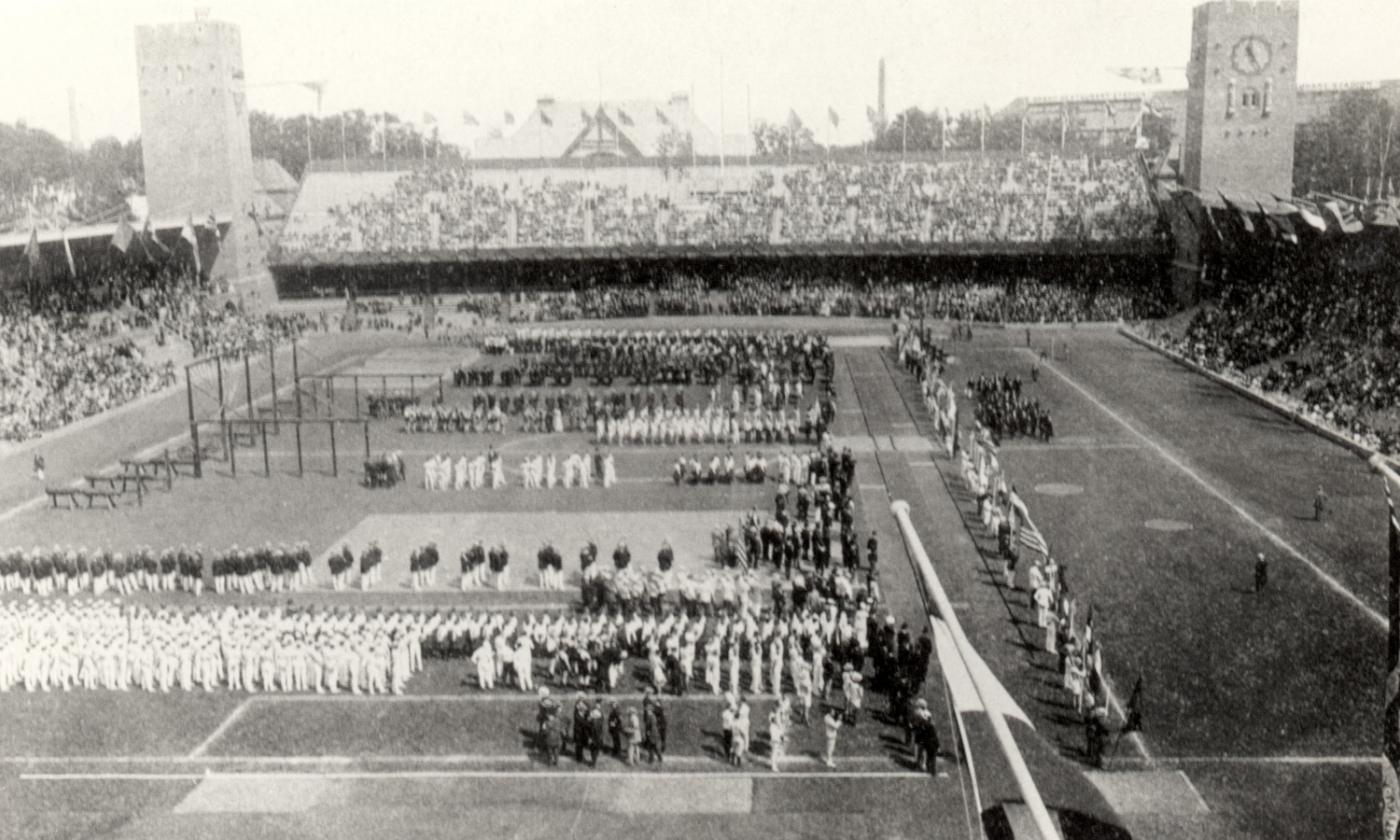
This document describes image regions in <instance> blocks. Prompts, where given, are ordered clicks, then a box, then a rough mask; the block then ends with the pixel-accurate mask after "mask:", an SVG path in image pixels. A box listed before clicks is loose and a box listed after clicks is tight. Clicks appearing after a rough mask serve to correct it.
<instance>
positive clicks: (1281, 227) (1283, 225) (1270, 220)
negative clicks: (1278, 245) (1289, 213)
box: [1254, 201, 1298, 245]
mask: <svg viewBox="0 0 1400 840" xmlns="http://www.w3.org/2000/svg"><path fill="white" fill-rule="evenodd" d="M1254 204H1255V206H1257V207H1258V208H1259V214H1260V215H1261V216H1263V218H1264V225H1265V226H1266V227H1267V228H1268V230H1269V234H1270V236H1271V237H1272V238H1274V239H1282V240H1283V241H1285V242H1288V243H1289V244H1292V245H1297V244H1298V234H1296V233H1294V232H1293V225H1292V224H1289V223H1288V219H1286V218H1284V217H1282V216H1273V215H1270V214H1269V212H1268V211H1267V210H1265V209H1264V204H1263V202H1260V201H1255V202H1254Z"/></svg>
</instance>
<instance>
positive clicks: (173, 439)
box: [0, 360, 348, 522]
mask: <svg viewBox="0 0 1400 840" xmlns="http://www.w3.org/2000/svg"><path fill="white" fill-rule="evenodd" d="M347 361H348V360H347ZM345 364H346V362H341V363H338V364H335V365H332V366H331V367H330V368H328V369H327V370H326V371H325V372H326V373H335V372H336V369H337V368H341V367H344V365H345ZM295 388H296V383H294V382H289V383H287V384H286V385H284V386H282V387H281V388H278V389H277V392H278V394H281V393H282V392H283V391H292V390H295ZM269 396H270V395H269ZM266 401H267V397H266V396H263V397H259V398H258V399H256V400H254V401H253V405H254V406H257V405H259V404H261V403H264V402H266ZM188 436H189V432H188V431H185V432H180V433H178V434H175V435H172V436H170V437H168V438H166V439H165V440H163V441H161V442H160V443H154V444H151V445H150V446H148V447H146V448H145V449H142V450H140V451H138V452H137V453H136V455H134V456H133V457H132V459H131V460H136V461H143V460H146V459H148V458H152V457H154V456H155V454H156V453H157V452H164V451H165V450H167V449H170V448H171V447H173V446H176V445H177V444H179V442H180V441H182V440H184V439H185V438H186V437H188ZM120 466H121V461H120V460H117V461H112V462H111V463H108V464H106V465H104V466H101V467H99V468H98V469H96V470H94V472H95V473H101V474H104V475H105V474H106V473H108V472H110V471H112V470H115V469H117V468H118V467H120ZM85 483H86V482H85V481H84V480H83V479H81V478H76V479H74V480H72V481H70V482H68V484H67V485H65V486H67V487H82V486H83V485H84V484H85ZM48 500H49V497H48V495H47V494H45V495H43V496H35V497H34V498H32V499H29V500H28V501H25V502H20V503H19V504H17V505H15V506H14V507H12V508H10V509H9V510H6V511H4V512H3V513H0V522H7V521H9V520H10V519H12V518H14V517H15V516H17V515H19V514H21V513H23V512H25V511H27V510H30V509H31V508H36V507H41V506H42V505H44V504H45V503H46V502H48Z"/></svg>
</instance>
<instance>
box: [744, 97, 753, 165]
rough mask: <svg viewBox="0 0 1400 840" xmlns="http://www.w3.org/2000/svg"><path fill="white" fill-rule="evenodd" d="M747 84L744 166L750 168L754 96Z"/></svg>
mask: <svg viewBox="0 0 1400 840" xmlns="http://www.w3.org/2000/svg"><path fill="white" fill-rule="evenodd" d="M751 94H752V91H750V89H749V86H748V85H747V84H745V85H744V125H745V126H746V128H745V130H746V131H748V136H747V137H745V138H744V168H745V169H748V168H749V166H750V163H749V150H750V149H751V148H753V98H752V95H751Z"/></svg>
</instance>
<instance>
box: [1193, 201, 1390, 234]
mask: <svg viewBox="0 0 1400 840" xmlns="http://www.w3.org/2000/svg"><path fill="white" fill-rule="evenodd" d="M1179 195H1183V196H1184V195H1191V196H1194V197H1195V199H1196V200H1195V202H1190V201H1188V202H1185V206H1186V208H1187V214H1188V215H1189V216H1190V217H1191V219H1192V221H1193V223H1195V224H1196V226H1197V227H1198V228H1200V229H1201V231H1202V233H1209V234H1212V235H1214V237H1215V239H1216V240H1217V241H1218V242H1220V243H1222V244H1224V243H1230V244H1240V243H1241V241H1242V239H1243V238H1250V237H1252V238H1255V239H1259V240H1262V241H1282V242H1286V243H1288V244H1291V245H1297V244H1298V243H1299V241H1300V235H1303V234H1307V235H1313V236H1322V235H1354V234H1358V233H1361V232H1362V231H1364V230H1366V228H1368V227H1375V228H1382V229H1389V230H1393V231H1397V232H1400V197H1391V198H1388V199H1385V200H1379V201H1362V200H1361V199H1357V198H1353V197H1351V196H1346V195H1341V194H1337V193H1320V192H1314V193H1309V194H1308V196H1307V197H1306V198H1302V197H1288V198H1285V197H1283V196H1278V195H1273V196H1269V197H1267V199H1260V198H1244V197H1241V196H1232V195H1229V194H1227V193H1225V192H1223V191H1217V195H1218V196H1219V200H1218V201H1217V200H1215V199H1214V198H1213V197H1211V196H1208V195H1205V194H1198V193H1189V192H1184V191H1183V192H1182V193H1179ZM1244 241H1247V239H1246V240H1244Z"/></svg>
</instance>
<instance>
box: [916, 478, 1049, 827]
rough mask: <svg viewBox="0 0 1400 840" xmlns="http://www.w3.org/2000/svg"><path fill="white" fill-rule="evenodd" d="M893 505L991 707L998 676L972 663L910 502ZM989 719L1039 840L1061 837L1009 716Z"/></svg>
mask: <svg viewBox="0 0 1400 840" xmlns="http://www.w3.org/2000/svg"><path fill="white" fill-rule="evenodd" d="M890 509H891V511H892V512H893V513H894V518H895V522H896V524H897V525H898V526H899V530H900V534H901V536H903V538H904V544H905V546H906V547H907V548H908V549H909V553H910V554H911V555H913V559H914V568H915V572H916V576H917V577H918V578H920V579H921V580H922V581H923V583H924V589H925V590H926V591H927V592H928V594H929V596H930V598H931V600H932V601H933V604H934V608H935V610H936V611H937V613H938V617H939V618H941V619H943V621H944V623H945V624H946V625H947V629H948V634H949V636H951V637H952V642H953V648H954V650H956V651H957V658H958V659H960V660H962V662H963V665H964V667H965V668H966V669H967V671H968V673H969V674H970V675H971V677H972V688H973V690H974V691H975V692H976V694H977V696H978V699H980V700H981V701H982V705H983V706H984V707H985V708H987V709H989V710H990V709H992V708H993V707H994V704H993V703H992V702H990V701H989V700H988V695H989V694H990V692H991V690H992V689H993V686H992V684H991V683H988V682H987V679H988V677H991V679H992V680H995V679H996V678H995V677H992V676H991V673H990V672H985V675H984V672H982V671H979V670H976V669H973V668H972V667H971V666H970V664H969V663H970V662H971V661H972V660H973V657H974V656H975V655H976V650H974V649H973V647H972V643H971V642H969V641H968V639H967V635H966V634H965V633H964V632H963V629H962V623H961V622H960V621H958V615H957V612H956V611H955V610H954V609H953V605H952V602H950V601H949V600H948V595H947V593H946V592H945V591H944V589H943V584H942V583H941V582H940V581H939V579H938V573H937V572H936V571H934V568H933V563H932V561H930V560H929V557H928V554H927V553H925V551H924V546H923V543H922V541H920V540H919V535H918V533H916V532H915V531H914V524H913V522H912V521H910V519H909V503H908V502H906V501H903V500H900V501H896V502H894V503H893V504H891V505H890ZM987 720H988V721H989V722H990V723H991V725H992V734H993V735H994V736H995V737H996V741H997V746H999V747H1000V748H1001V752H1002V756H1003V757H1004V758H1005V759H1006V763H1007V765H1008V766H1009V767H1010V768H1011V775H1012V778H1013V779H1015V782H1016V787H1017V789H1018V791H1019V792H1020V794H1021V799H1022V801H1023V802H1025V804H1026V810H1027V811H1029V812H1030V817H1031V824H1032V825H1034V826H1035V830H1036V832H1037V833H1038V834H1039V835H1040V840H1060V833H1059V830H1058V829H1056V827H1055V821H1054V820H1053V819H1051V817H1050V812H1049V811H1048V810H1047V809H1046V807H1045V800H1044V799H1042V798H1041V796H1040V790H1039V788H1037V787H1036V784H1035V779H1034V778H1033V777H1032V776H1031V771H1030V768H1029V767H1028V766H1026V759H1025V757H1024V756H1022V755H1021V750H1020V748H1019V747H1018V746H1017V745H1016V739H1015V738H1014V737H1013V736H1012V734H1011V728H1010V727H1009V726H1007V725H1006V717H1005V716H1004V715H1002V714H1001V713H999V712H995V711H993V712H991V713H990V714H988V715H987Z"/></svg>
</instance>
